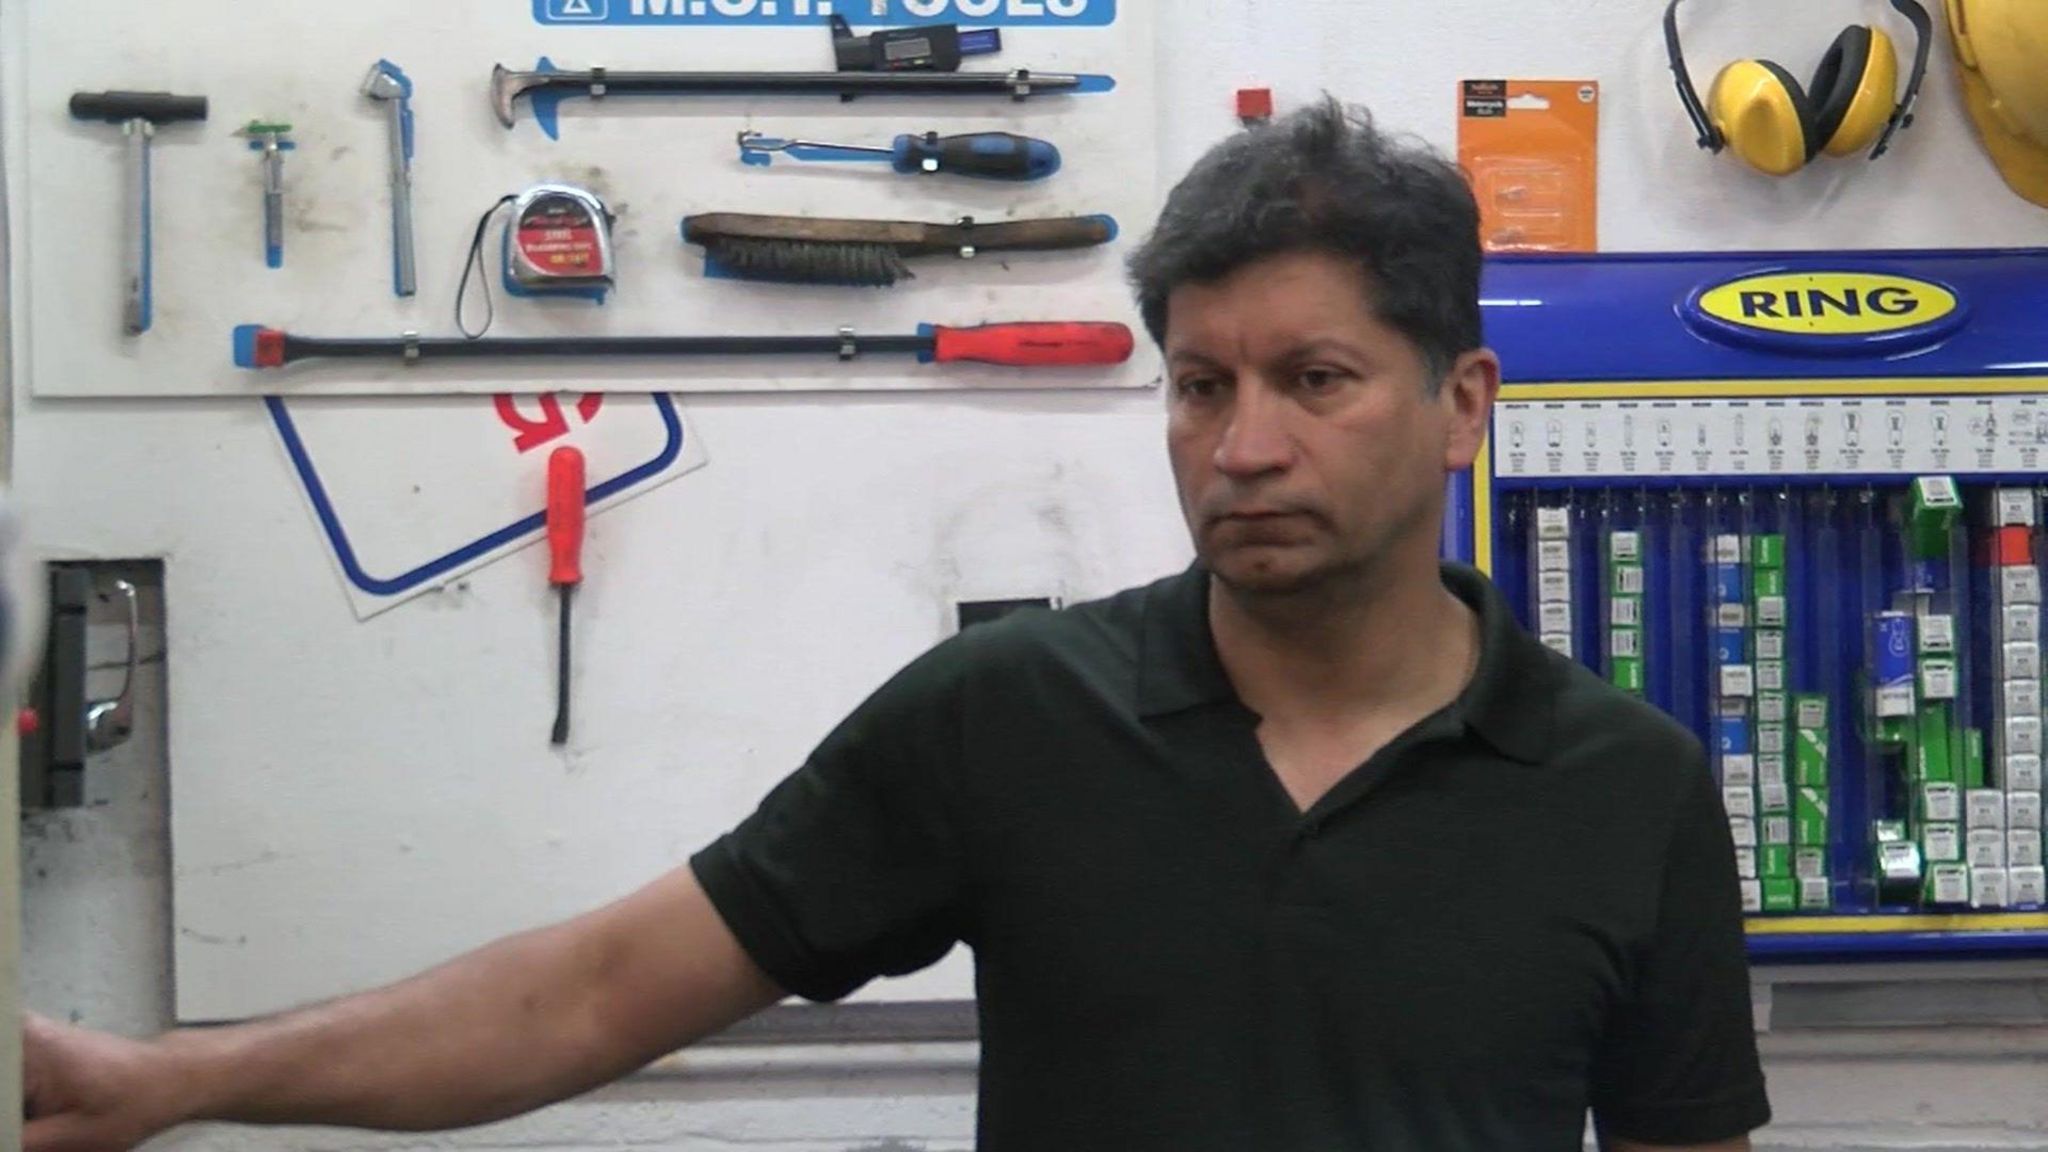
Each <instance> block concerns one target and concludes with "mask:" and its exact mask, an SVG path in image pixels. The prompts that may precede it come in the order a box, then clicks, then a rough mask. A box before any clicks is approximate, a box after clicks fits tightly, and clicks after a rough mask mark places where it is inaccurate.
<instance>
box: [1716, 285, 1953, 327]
mask: <svg viewBox="0 0 2048 1152" xmlns="http://www.w3.org/2000/svg"><path fill="white" fill-rule="evenodd" d="M1694 307H1695V308H1697V309H1698V310H1699V311H1700V312H1702V313H1704V314H1706V315H1707V316H1711V317H1713V318H1714V319H1716V320H1719V321H1721V322H1723V323H1726V324H1733V325H1735V326H1736V327H1738V328H1746V329H1750V330H1751V331H1755V332H1774V333H1780V334H1782V335H1786V336H1876V335H1880V334H1883V333H1888V332H1901V331H1904V330H1906V329H1910V328H1924V327H1926V326H1928V325H1930V324H1935V323H1938V322H1940V321H1941V320H1943V319H1945V318H1947V317H1949V316H1951V315H1953V314H1954V313H1955V311H1956V309H1957V308H1958V307H1960V301H1958V300H1957V299H1956V294H1955V293H1954V292H1952V291H1950V290H1949V289H1947V288H1944V287H1942V286H1941V285H1939V284H1933V283H1929V282H1928V281H1926V280H1915V279H1913V278H1911V277H1908V276H1889V275H1884V274H1882V273H1871V272H1773V273H1768V274H1766V275H1762V276H1745V277H1743V278H1741V279H1739V280H1730V281H1728V282H1727V283H1725V284H1719V285H1716V286H1714V287H1712V288H1708V289H1706V290H1705V291H1703V292H1701V293H1700V294H1699V297H1698V299H1697V300H1696V301H1695V302H1694Z"/></svg>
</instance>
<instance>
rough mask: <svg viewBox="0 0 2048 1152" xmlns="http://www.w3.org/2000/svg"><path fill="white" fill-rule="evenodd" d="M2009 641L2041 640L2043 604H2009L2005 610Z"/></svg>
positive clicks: (2006, 633) (2006, 637)
mask: <svg viewBox="0 0 2048 1152" xmlns="http://www.w3.org/2000/svg"><path fill="white" fill-rule="evenodd" d="M2004 618H2005V634H2004V639H2005V640H2006V641H2007V642H2011V641H2015V640H2039V639H2040V638H2041V606H2040V605H2039V604H2007V605H2006V606H2005V611H2004Z"/></svg>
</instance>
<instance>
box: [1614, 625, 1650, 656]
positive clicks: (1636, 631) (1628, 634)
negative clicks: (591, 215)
mask: <svg viewBox="0 0 2048 1152" xmlns="http://www.w3.org/2000/svg"><path fill="white" fill-rule="evenodd" d="M1607 651H1608V652H1609V654H1611V655H1615V656H1621V657H1634V656H1641V655H1642V654H1643V630H1642V629H1640V628H1616V629H1615V630H1613V631H1612V632H1609V633H1608V634H1607Z"/></svg>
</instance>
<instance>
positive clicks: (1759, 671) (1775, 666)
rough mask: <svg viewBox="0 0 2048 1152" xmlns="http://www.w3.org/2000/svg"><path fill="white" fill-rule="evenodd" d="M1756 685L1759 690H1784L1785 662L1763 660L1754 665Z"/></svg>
mask: <svg viewBox="0 0 2048 1152" xmlns="http://www.w3.org/2000/svg"><path fill="white" fill-rule="evenodd" d="M1756 687H1757V691H1759V692H1783V691H1784V690H1785V662H1784V661H1783V660H1765V661H1762V662H1760V663H1759V664H1757V666H1756Z"/></svg>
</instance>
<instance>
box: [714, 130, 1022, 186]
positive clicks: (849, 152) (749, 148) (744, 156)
mask: <svg viewBox="0 0 2048 1152" xmlns="http://www.w3.org/2000/svg"><path fill="white" fill-rule="evenodd" d="M739 144H740V159H741V160H744V161H745V162H747V163H749V164H758V165H763V166H766V165H767V164H768V163H770V161H771V158H772V156H773V154H775V153H777V152H780V153H782V154H783V155H785V156H788V157H790V158H792V159H796V160H840V161H869V162H875V163H887V164H888V165H889V166H890V167H892V168H894V169H895V170H896V171H898V172H900V173H902V174H904V175H906V176H918V175H925V176H929V175H953V176H971V177H974V178H975V179H978V180H1043V179H1045V178H1046V177H1047V176H1050V175H1052V174H1053V173H1055V172H1057V171H1059V170H1060V150H1059V149H1058V148H1055V147H1053V145H1052V143H1051V141H1047V140H1040V139H1037V138H1035V137H1031V136H1019V135H1017V134H1015V133H1012V132H969V133H965V134H962V135H958V136H941V135H939V134H938V133H937V132H926V133H924V134H922V135H916V134H911V133H905V134H904V135H901V136H898V137H896V141H895V143H894V144H892V145H891V146H890V147H887V148H879V147H872V146H868V145H861V144H826V143H821V142H819V141H816V140H788V139H784V138H782V137H779V136H763V135H762V134H761V133H759V132H741V133H740V136H739Z"/></svg>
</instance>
